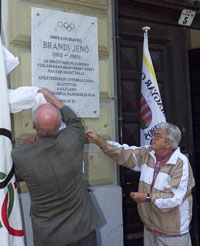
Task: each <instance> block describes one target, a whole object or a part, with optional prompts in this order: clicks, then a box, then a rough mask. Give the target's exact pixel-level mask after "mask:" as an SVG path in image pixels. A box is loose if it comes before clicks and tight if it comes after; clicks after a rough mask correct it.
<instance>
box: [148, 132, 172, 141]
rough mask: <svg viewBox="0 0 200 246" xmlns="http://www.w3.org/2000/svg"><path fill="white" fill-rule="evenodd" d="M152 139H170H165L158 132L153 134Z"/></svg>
mask: <svg viewBox="0 0 200 246" xmlns="http://www.w3.org/2000/svg"><path fill="white" fill-rule="evenodd" d="M152 137H154V138H155V139H156V140H158V139H162V138H163V139H168V138H166V137H163V136H162V135H160V133H157V132H154V133H153V134H152Z"/></svg>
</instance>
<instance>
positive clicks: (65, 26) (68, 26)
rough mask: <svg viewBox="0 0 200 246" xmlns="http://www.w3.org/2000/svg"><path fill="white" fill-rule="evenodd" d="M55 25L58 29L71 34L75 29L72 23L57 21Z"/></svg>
mask: <svg viewBox="0 0 200 246" xmlns="http://www.w3.org/2000/svg"><path fill="white" fill-rule="evenodd" d="M57 25H58V27H59V28H62V29H66V30H67V31H68V32H71V31H72V30H74V29H75V25H74V23H68V22H67V21H65V22H62V21H59V22H58V24H57Z"/></svg>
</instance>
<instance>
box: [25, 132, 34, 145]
mask: <svg viewBox="0 0 200 246" xmlns="http://www.w3.org/2000/svg"><path fill="white" fill-rule="evenodd" d="M35 141H36V133H33V134H31V135H29V136H27V137H26V138H24V139H23V142H24V143H34V142H35Z"/></svg>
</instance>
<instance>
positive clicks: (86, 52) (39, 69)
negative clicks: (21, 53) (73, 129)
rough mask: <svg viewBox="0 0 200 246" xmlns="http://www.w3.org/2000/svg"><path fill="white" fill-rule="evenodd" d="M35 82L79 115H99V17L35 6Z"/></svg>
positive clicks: (33, 70) (33, 36)
mask: <svg viewBox="0 0 200 246" xmlns="http://www.w3.org/2000/svg"><path fill="white" fill-rule="evenodd" d="M31 32H32V33H31V37H32V41H31V48H32V50H31V53H32V85H33V86H38V87H41V86H44V87H47V88H49V89H50V90H51V91H52V92H53V94H54V95H55V96H57V97H58V98H59V99H60V100H61V101H62V102H63V103H64V104H66V105H68V106H70V107H71V108H72V109H73V110H74V111H75V113H76V114H77V115H78V116H80V117H85V118H97V117H99V67H98V30H97V18H95V17H90V16H84V15H77V14H71V13H65V12H60V11H54V10H47V9H42V8H32V29H31Z"/></svg>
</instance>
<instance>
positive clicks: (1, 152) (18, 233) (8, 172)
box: [0, 36, 24, 246]
mask: <svg viewBox="0 0 200 246" xmlns="http://www.w3.org/2000/svg"><path fill="white" fill-rule="evenodd" d="M3 49H4V51H3ZM4 52H5V48H3V47H2V42H1V36H0V87H1V90H0V245H2V246H24V232H23V230H22V220H21V214H20V207H19V199H18V192H17V189H16V180H15V175H14V168H13V163H12V158H11V150H12V143H11V121H10V109H9V102H8V88H7V80H6V70H7V71H11V70H12V69H13V68H14V66H13V64H12V65H11V66H10V67H9V68H8V67H7V65H8V66H9V62H8V61H5V59H4V56H5V54H4ZM9 54H11V53H9ZM14 60H15V59H14ZM14 60H12V62H13V61H14ZM12 62H11V63H12ZM5 63H6V64H5ZM14 63H15V64H17V63H16V61H15V62H14Z"/></svg>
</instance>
